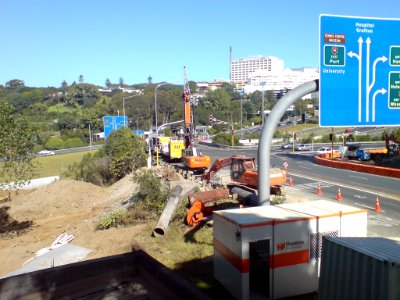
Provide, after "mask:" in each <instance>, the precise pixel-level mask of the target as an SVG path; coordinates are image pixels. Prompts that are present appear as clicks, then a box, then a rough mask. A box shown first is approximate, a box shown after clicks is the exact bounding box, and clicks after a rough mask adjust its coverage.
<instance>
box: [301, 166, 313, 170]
mask: <svg viewBox="0 0 400 300" xmlns="http://www.w3.org/2000/svg"><path fill="white" fill-rule="evenodd" d="M299 168H302V169H307V170H311V168H310V167H304V166H299Z"/></svg>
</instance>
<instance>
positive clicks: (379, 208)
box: [375, 197, 382, 212]
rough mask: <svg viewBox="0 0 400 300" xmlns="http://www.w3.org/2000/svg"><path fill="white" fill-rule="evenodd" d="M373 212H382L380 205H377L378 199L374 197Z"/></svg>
mask: <svg viewBox="0 0 400 300" xmlns="http://www.w3.org/2000/svg"><path fill="white" fill-rule="evenodd" d="M375 211H376V212H381V211H382V209H381V205H380V203H379V198H378V197H376V202H375Z"/></svg>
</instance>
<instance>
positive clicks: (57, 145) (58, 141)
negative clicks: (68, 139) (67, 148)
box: [45, 136, 64, 150]
mask: <svg viewBox="0 0 400 300" xmlns="http://www.w3.org/2000/svg"><path fill="white" fill-rule="evenodd" d="M45 147H46V148H47V149H51V150H59V149H62V148H64V141H63V140H62V138H59V137H55V136H54V137H51V138H49V139H48V140H47V142H46V144H45Z"/></svg>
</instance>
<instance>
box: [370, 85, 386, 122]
mask: <svg viewBox="0 0 400 300" xmlns="http://www.w3.org/2000/svg"><path fill="white" fill-rule="evenodd" d="M386 92H387V91H386V90H385V89H384V88H381V89H380V90H377V91H376V92H375V93H374V94H373V95H372V122H375V98H376V95H378V94H382V95H385V94H386Z"/></svg>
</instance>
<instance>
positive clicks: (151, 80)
mask: <svg viewBox="0 0 400 300" xmlns="http://www.w3.org/2000/svg"><path fill="white" fill-rule="evenodd" d="M147 83H148V84H149V85H150V84H152V83H153V77H151V76H149V77H147Z"/></svg>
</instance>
